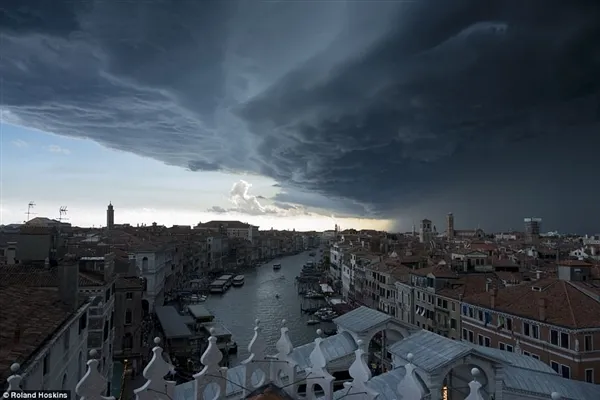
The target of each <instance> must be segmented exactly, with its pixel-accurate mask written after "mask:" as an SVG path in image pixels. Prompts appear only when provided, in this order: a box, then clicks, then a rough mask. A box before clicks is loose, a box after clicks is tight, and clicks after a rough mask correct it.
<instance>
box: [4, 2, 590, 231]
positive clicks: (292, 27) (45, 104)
mask: <svg viewBox="0 0 600 400" xmlns="http://www.w3.org/2000/svg"><path fill="white" fill-rule="evenodd" d="M5 3H6V2H5ZM20 4H21V3H18V4H17V3H16V2H15V1H11V2H8V5H6V4H4V3H3V7H4V9H3V11H2V13H3V14H2V15H1V17H0V18H1V19H0V22H2V24H1V25H0V26H1V27H2V29H3V30H2V33H1V35H2V38H1V39H2V47H1V48H0V52H2V58H1V60H0V73H1V74H2V77H3V79H4V88H3V93H2V102H3V104H2V106H3V107H5V108H7V109H8V110H9V111H10V115H14V116H15V117H16V118H18V121H19V122H20V123H22V124H24V125H28V126H31V127H35V128H39V129H43V130H47V131H52V132H55V133H58V134H63V135H70V136H76V137H88V138H90V139H93V140H96V141H98V142H99V143H102V144H104V145H106V146H110V147H113V148H116V149H121V150H125V151H130V152H134V153H137V154H140V155H143V156H149V157H153V158H156V159H159V160H161V161H164V162H166V163H169V164H174V165H180V166H182V167H186V168H189V169H191V170H217V169H218V170H226V171H245V172H251V173H259V174H263V175H267V176H270V177H272V178H274V179H275V180H277V181H278V182H279V183H280V184H281V186H282V188H283V189H284V191H283V192H281V193H280V194H278V195H277V196H276V197H275V198H274V199H273V200H274V201H277V202H280V203H286V204H292V205H293V204H301V205H304V206H307V207H315V208H326V209H330V210H332V212H333V213H339V212H341V213H349V214H350V213H351V214H355V215H361V216H367V215H370V216H381V217H390V218H400V221H401V223H402V224H403V226H404V227H405V228H406V227H409V226H410V225H411V224H412V220H413V219H415V218H417V219H418V218H421V217H424V216H435V217H436V218H438V217H439V218H442V216H443V214H445V213H446V212H448V211H454V212H455V214H459V215H462V219H461V221H462V223H464V224H471V225H473V224H477V223H480V224H481V225H482V226H485V227H490V228H508V227H510V226H512V227H516V226H517V225H518V224H519V223H520V222H519V221H520V220H521V218H522V217H523V216H529V215H532V214H543V215H539V216H542V217H544V218H545V220H546V221H549V222H548V223H549V224H550V226H548V228H551V227H552V228H554V227H556V228H564V229H586V230H587V229H591V228H593V227H595V226H597V224H598V223H600V221H598V220H594V218H589V217H587V218H586V215H587V214H586V213H587V212H590V211H591V207H592V204H593V202H594V201H595V198H596V197H597V194H598V193H597V189H596V186H597V185H595V184H594V183H593V182H595V180H596V174H597V171H596V170H597V168H596V169H594V168H595V164H596V163H595V162H594V161H593V160H594V159H595V156H596V154H595V153H596V150H595V149H597V148H598V145H599V144H600V143H598V142H600V138H599V136H598V132H600V130H599V123H598V120H599V115H600V105H599V94H598V93H599V91H598V88H599V83H600V74H599V73H598V71H600V25H599V18H600V17H599V16H600V10H599V5H598V3H597V2H594V1H584V0H581V1H577V0H571V1H552V0H546V1H542V0H531V1H525V2H523V1H512V0H505V1H501V2H500V1H499V2H488V1H480V0H456V1H447V2H444V1H433V0H432V1H427V0H423V1H415V2H354V1H348V2H343V1H336V2H325V1H324V2H285V1H281V2H258V1H256V2H251V1H243V2H237V1H206V2H204V1H202V2H201V1H198V2H187V1H186V2H183V1H182V2H176V1H156V2H140V3H132V2H116V1H115V2H108V1H97V2H85V3H83V4H85V5H84V6H82V5H78V2H60V1H59V2H45V1H41V0H40V1H37V2H27V4H28V7H23V6H21V5H20ZM575 188H577V190H576V191H580V190H581V188H585V192H584V193H574V191H575ZM590 215H595V213H592V214H590ZM457 216H458V215H457ZM535 216H538V215H535ZM438 223H441V221H440V222H438Z"/></svg>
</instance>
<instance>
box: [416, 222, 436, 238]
mask: <svg viewBox="0 0 600 400" xmlns="http://www.w3.org/2000/svg"><path fill="white" fill-rule="evenodd" d="M432 225H433V224H432V223H431V221H430V220H428V219H424V220H422V221H421V226H420V229H419V242H421V243H429V242H430V241H431V239H432V237H433V230H432Z"/></svg>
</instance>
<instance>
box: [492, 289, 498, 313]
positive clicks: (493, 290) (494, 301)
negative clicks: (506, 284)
mask: <svg viewBox="0 0 600 400" xmlns="http://www.w3.org/2000/svg"><path fill="white" fill-rule="evenodd" d="M496 296H498V288H495V287H494V288H492V292H491V293H490V308H491V309H492V310H493V309H494V308H496Z"/></svg>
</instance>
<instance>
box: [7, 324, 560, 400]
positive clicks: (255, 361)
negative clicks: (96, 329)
mask: <svg viewBox="0 0 600 400" xmlns="http://www.w3.org/2000/svg"><path fill="white" fill-rule="evenodd" d="M211 333H214V332H211ZM321 336H322V332H321V330H320V329H319V330H317V338H316V339H315V341H314V343H315V347H314V349H313V351H312V353H311V354H310V364H311V366H310V367H309V368H306V370H305V371H304V372H305V374H304V378H302V379H298V372H300V371H298V369H297V364H296V362H295V361H294V359H293V358H292V351H293V349H294V346H293V344H292V342H291V340H290V338H289V335H288V328H287V327H286V326H285V320H284V321H283V326H282V328H281V336H280V338H279V340H278V341H277V344H276V348H277V354H276V355H275V356H268V355H266V349H267V346H266V343H265V341H264V338H263V337H262V335H261V328H260V325H259V322H258V320H257V321H256V326H255V328H254V336H253V338H252V340H251V341H250V344H249V345H248V350H249V352H250V356H249V357H248V358H247V359H246V360H244V361H243V362H242V366H243V371H244V372H243V378H242V382H241V383H240V384H239V386H240V387H241V390H239V391H237V394H236V395H233V394H230V395H228V394H227V384H228V383H231V384H233V385H234V386H235V385H238V384H237V383H235V382H232V381H231V380H229V379H228V374H227V371H228V369H227V368H224V367H221V366H220V362H221V360H222V358H223V354H222V353H221V351H220V350H219V349H218V347H217V338H216V337H215V336H210V337H209V339H208V342H209V344H208V348H207V349H206V351H205V352H204V354H203V355H202V357H201V359H200V361H201V363H202V365H204V368H203V369H202V370H201V371H200V372H198V373H197V374H195V375H194V376H193V378H194V380H195V385H194V387H195V391H196V393H195V395H194V396H193V397H192V398H193V399H194V400H196V399H197V400H204V399H211V400H219V399H226V398H229V399H244V398H246V396H248V395H249V394H250V393H251V392H253V391H254V390H255V389H257V388H259V387H262V386H264V385H267V384H273V385H275V386H277V387H279V388H281V389H282V390H284V391H285V392H286V393H287V394H288V395H289V396H290V397H292V398H298V397H299V395H298V387H299V386H300V385H301V384H306V396H303V397H304V398H306V399H307V400H316V399H320V400H334V399H338V400H339V399H341V398H346V397H352V398H355V399H361V400H376V399H377V398H378V396H379V394H378V393H377V392H375V391H374V390H373V389H372V388H371V387H370V386H369V380H370V379H371V371H370V369H369V367H368V365H367V362H366V356H365V353H364V351H363V350H362V347H363V346H362V343H361V341H358V343H357V345H358V346H357V350H355V351H354V354H355V358H354V362H353V363H352V365H351V366H350V367H349V369H348V372H349V374H350V377H351V378H352V380H351V381H349V382H345V383H344V387H345V388H344V389H342V390H341V391H339V392H336V393H334V388H333V383H334V380H335V378H334V377H333V376H332V375H331V374H330V373H329V372H328V371H327V361H326V358H325V355H324V353H323V349H322V341H323V339H322V338H321ZM154 343H155V344H156V346H155V347H154V348H153V349H152V352H153V356H152V359H151V360H150V362H149V363H148V365H147V366H146V368H144V372H143V376H144V378H145V379H146V383H144V384H143V385H142V386H141V387H139V388H138V389H135V390H134V393H135V395H136V400H173V399H175V398H176V397H177V396H176V395H175V391H176V388H175V386H176V383H175V382H174V381H170V380H168V378H166V377H167V376H169V375H173V374H174V373H175V368H174V366H173V365H171V364H169V363H168V362H167V361H165V358H164V357H163V354H162V353H163V349H162V348H161V347H160V339H159V338H156V339H154ZM96 357H97V353H96V352H95V351H94V350H92V351H91V352H90V360H89V361H88V362H87V372H86V373H85V375H84V376H83V378H82V379H81V380H80V381H79V383H78V384H77V386H76V388H75V392H76V393H77V395H78V396H79V397H80V399H81V400H115V398H114V397H112V396H111V397H106V396H104V391H105V389H106V387H107V385H106V379H105V378H104V377H103V376H102V374H101V373H100V372H99V370H98V368H99V362H98V360H97V359H96ZM406 359H407V361H408V363H407V364H406V365H404V367H403V368H404V369H405V374H404V377H403V378H402V380H401V381H400V383H399V384H398V385H397V388H396V391H395V392H396V393H397V394H398V397H397V398H398V399H402V400H423V399H437V398H438V397H439V396H433V395H432V393H428V390H427V388H424V387H422V385H421V384H420V383H419V381H418V379H417V376H416V373H415V366H414V365H413V364H412V359H413V355H412V354H410V353H409V354H408V355H407V357H406ZM19 369H20V366H19V365H18V364H13V365H12V366H11V371H12V373H13V374H12V375H11V376H10V377H9V378H8V392H12V391H20V390H22V388H21V379H22V378H21V376H20V375H18V372H19ZM257 372H258V375H262V378H261V379H259V380H258V382H256V381H257V379H256V378H255V377H254V376H253V375H254V374H255V373H257ZM261 372H262V374H261ZM471 374H472V376H473V380H472V381H471V382H469V390H470V393H469V395H468V396H467V397H466V398H465V400H484V397H483V395H482V393H481V391H480V389H481V388H482V384H481V383H479V381H478V376H479V375H480V372H479V370H478V369H477V368H473V369H472V370H471ZM317 388H319V389H320V390H319V393H315V390H316V389H317ZM27 389H33V388H27ZM551 399H552V400H560V399H561V396H560V395H559V394H558V393H552V394H551ZM485 400H487V399H485Z"/></svg>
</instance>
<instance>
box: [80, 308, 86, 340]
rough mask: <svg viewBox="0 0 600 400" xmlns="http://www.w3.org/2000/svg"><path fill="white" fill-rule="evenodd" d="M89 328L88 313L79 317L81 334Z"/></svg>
mask: <svg viewBox="0 0 600 400" xmlns="http://www.w3.org/2000/svg"><path fill="white" fill-rule="evenodd" d="M85 328H87V312H86V313H84V314H83V315H82V316H81V317H79V334H80V335H81V332H83V331H84V330H85Z"/></svg>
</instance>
